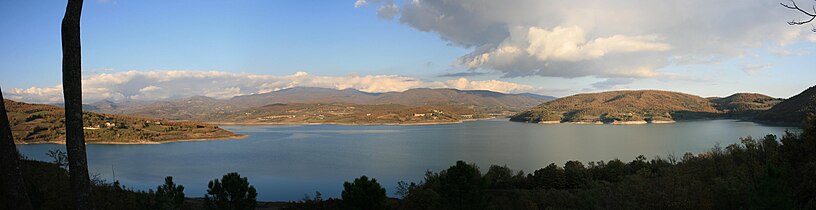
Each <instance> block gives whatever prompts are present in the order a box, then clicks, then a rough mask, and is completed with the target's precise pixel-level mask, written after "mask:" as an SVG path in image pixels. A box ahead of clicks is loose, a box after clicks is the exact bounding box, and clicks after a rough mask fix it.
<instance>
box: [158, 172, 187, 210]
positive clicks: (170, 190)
mask: <svg viewBox="0 0 816 210" xmlns="http://www.w3.org/2000/svg"><path fill="white" fill-rule="evenodd" d="M155 198H156V206H155V208H154V209H182V208H181V207H182V205H183V204H184V186H182V185H176V183H173V177H172V176H168V177H166V178H164V184H163V185H159V187H158V188H156V197H155Z"/></svg>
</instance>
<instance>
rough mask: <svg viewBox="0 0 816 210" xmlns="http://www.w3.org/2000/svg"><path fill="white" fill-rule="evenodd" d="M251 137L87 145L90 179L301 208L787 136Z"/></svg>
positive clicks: (35, 154) (503, 132)
mask: <svg viewBox="0 0 816 210" xmlns="http://www.w3.org/2000/svg"><path fill="white" fill-rule="evenodd" d="M224 127H225V128H227V129H229V130H232V131H235V132H237V133H240V134H247V135H249V136H250V137H248V138H246V139H241V140H225V141H198V142H178V143H167V144H159V145H88V147H87V148H88V161H89V165H90V170H91V173H92V174H98V175H99V177H100V178H102V179H107V180H112V169H113V170H115V173H116V179H117V180H119V181H120V182H121V183H122V184H123V185H125V186H128V187H132V188H134V189H138V190H147V189H149V188H155V187H156V186H157V185H159V184H161V183H162V182H163V178H164V177H165V176H173V177H174V180H175V181H176V182H177V183H179V184H182V185H184V187H185V193H186V194H187V196H188V197H200V196H203V195H204V193H205V192H206V187H207V182H208V181H209V180H211V179H214V178H220V177H221V176H222V175H224V174H226V173H228V172H233V171H235V172H239V173H240V174H241V175H242V176H246V177H249V181H250V183H251V184H252V185H254V186H255V187H256V188H257V189H258V194H259V195H258V199H259V200H263V201H286V200H299V199H300V198H302V197H303V195H304V194H310V195H313V194H314V192H315V191H320V192H321V193H322V194H323V196H324V198H325V197H339V195H340V191H342V184H343V182H344V181H349V180H353V179H354V178H356V177H359V176H360V175H367V176H369V177H374V178H376V179H377V180H378V181H379V182H380V183H381V184H383V185H384V186H385V187H386V190H387V191H388V194H389V195H390V196H391V195H393V192H394V189H395V186H396V183H397V182H398V181H409V182H410V181H415V182H418V181H421V179H422V177H423V175H424V173H425V171H426V170H431V171H435V172H438V171H439V170H441V169H445V168H447V167H449V166H451V165H453V164H454V163H455V161H456V160H465V161H468V162H475V163H477V164H478V165H479V166H480V167H481V168H482V169H483V171H484V170H485V169H486V168H487V167H488V166H490V165H492V164H497V165H507V166H509V167H510V168H512V169H516V170H518V169H522V170H524V171H525V172H527V173H529V172H532V171H533V170H535V169H538V168H542V167H544V166H546V165H548V164H550V163H553V162H555V163H557V164H559V165H562V166H563V163H564V162H566V161H567V160H579V161H582V162H584V163H586V162H587V161H598V160H610V159H615V158H618V159H621V160H623V161H631V160H632V159H634V158H635V157H637V156H638V155H645V156H646V157H649V158H651V157H654V156H662V157H665V156H667V155H670V154H673V155H675V156H678V157H679V156H682V155H683V154H684V153H686V152H692V153H698V152H704V151H706V150H708V149H710V148H712V147H713V146H714V145H715V144H717V143H719V144H720V145H723V146H725V145H728V144H731V143H735V142H738V141H739V137H744V136H754V137H761V136H764V135H766V134H776V135H782V134H783V133H784V131H785V130H786V129H791V130H792V131H798V129H796V128H790V127H772V126H765V125H759V124H755V123H750V122H737V121H733V120H707V121H688V122H678V123H673V124H646V125H575V124H554V125H539V124H525V123H514V122H507V121H504V120H484V121H473V122H465V123H461V124H447V125H413V126H395V125H382V126H343V125H298V126H224ZM18 148H19V149H20V151H21V152H22V153H23V154H24V155H26V156H28V157H29V158H32V159H37V160H49V158H48V157H47V156H46V155H45V153H46V152H47V151H48V150H49V149H62V150H63V151H65V146H64V145H18Z"/></svg>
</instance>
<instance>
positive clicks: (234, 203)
mask: <svg viewBox="0 0 816 210" xmlns="http://www.w3.org/2000/svg"><path fill="white" fill-rule="evenodd" d="M207 187H208V188H209V189H207V194H206V195H204V203H205V206H206V207H207V208H208V209H213V210H215V209H225V210H226V209H229V210H244V209H255V206H256V205H257V203H256V202H255V198H256V197H257V196H258V193H257V192H256V191H255V187H254V186H252V185H249V181H247V178H246V177H241V175H239V174H238V173H235V172H232V173H228V174H226V175H224V177H222V178H221V180H218V179H215V180H212V181H210V183H209V184H208V185H207Z"/></svg>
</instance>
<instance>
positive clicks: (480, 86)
mask: <svg viewBox="0 0 816 210" xmlns="http://www.w3.org/2000/svg"><path fill="white" fill-rule="evenodd" d="M440 86H441V87H447V88H454V89H460V90H491V91H496V92H502V93H519V92H531V91H535V90H537V88H535V87H533V86H530V85H522V84H517V83H512V82H505V81H499V80H483V81H470V80H468V79H465V78H459V79H455V80H448V81H445V82H444V83H443V84H442V85H440Z"/></svg>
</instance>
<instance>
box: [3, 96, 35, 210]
mask: <svg viewBox="0 0 816 210" xmlns="http://www.w3.org/2000/svg"><path fill="white" fill-rule="evenodd" d="M0 179H2V182H0V186H2V192H0V196H2V197H3V198H2V199H3V204H2V205H0V209H32V207H31V202H30V201H29V199H28V194H26V188H25V185H24V182H23V176H22V174H21V172H20V153H18V152H17V146H16V145H14V137H13V136H12V134H11V124H10V123H9V120H8V116H7V114H6V105H5V101H4V99H3V94H2V91H0Z"/></svg>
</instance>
